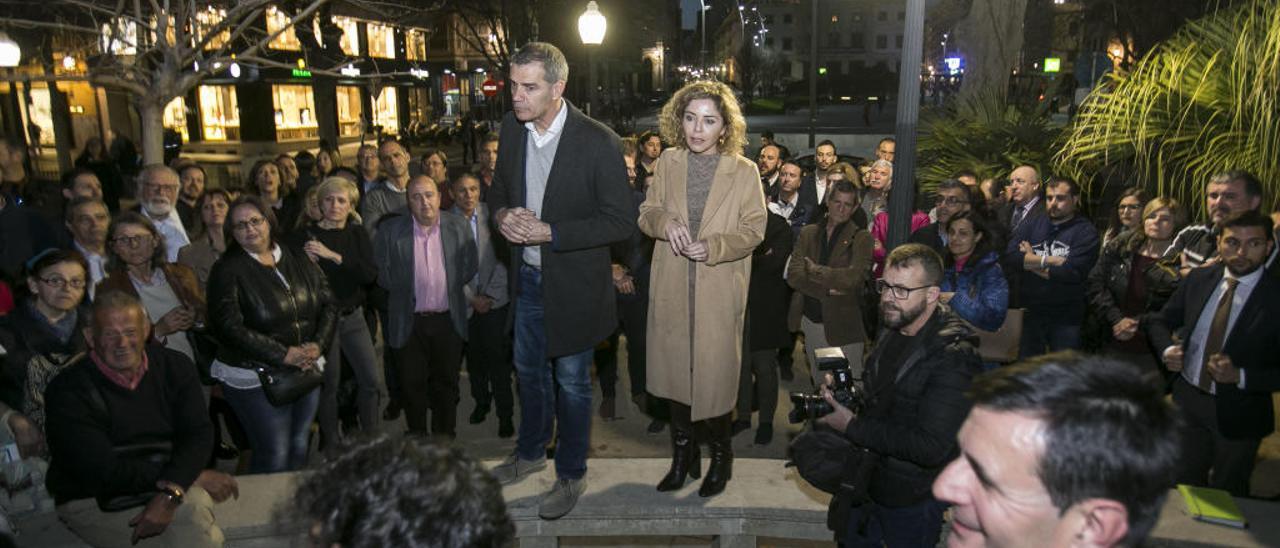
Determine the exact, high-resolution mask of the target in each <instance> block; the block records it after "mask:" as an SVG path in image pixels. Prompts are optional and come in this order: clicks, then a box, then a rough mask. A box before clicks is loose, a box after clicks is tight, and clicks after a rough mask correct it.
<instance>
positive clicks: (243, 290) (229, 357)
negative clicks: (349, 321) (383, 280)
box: [208, 245, 338, 367]
mask: <svg viewBox="0 0 1280 548" xmlns="http://www.w3.org/2000/svg"><path fill="white" fill-rule="evenodd" d="M277 270H279V272H280V274H282V275H284V278H285V279H286V280H289V285H288V287H285V284H284V283H283V282H282V281H281V280H280V276H279V275H277V274H276V271H277ZM208 297H209V323H210V325H211V326H212V328H213V332H214V334H215V335H216V336H217V337H218V342H219V345H218V360H219V361H221V362H223V363H225V364H227V365H232V366H236V367H250V364H249V363H246V362H248V361H260V362H263V363H267V364H272V365H284V356H285V354H286V353H287V352H288V350H289V347H290V346H298V345H301V344H303V343H308V342H314V343H318V344H319V345H320V351H321V353H322V354H323V353H324V351H325V349H327V348H328V346H329V341H330V339H332V338H333V330H334V325H335V322H336V320H337V315H338V309H337V304H336V301H335V299H334V298H333V293H332V292H331V291H330V290H329V283H328V282H327V281H326V280H325V277H324V272H322V271H321V270H320V267H318V266H316V265H315V263H313V262H311V260H309V259H307V257H306V256H305V255H303V254H301V253H297V252H294V251H292V250H290V249H289V248H288V246H283V245H282V246H280V260H279V261H277V262H276V268H274V269H272V268H268V267H266V266H263V265H262V263H259V262H258V261H257V260H256V259H254V258H253V257H251V256H249V254H248V253H247V252H245V251H244V249H242V248H240V247H239V246H234V248H233V249H228V250H227V252H226V253H224V254H223V255H222V258H220V259H218V262H217V263H214V265H213V270H211V271H210V272H209V289H208Z"/></svg>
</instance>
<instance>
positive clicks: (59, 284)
mask: <svg viewBox="0 0 1280 548" xmlns="http://www.w3.org/2000/svg"><path fill="white" fill-rule="evenodd" d="M40 281H42V282H44V283H45V285H47V286H49V287H56V288H58V289H62V288H64V287H67V286H71V288H72V289H84V286H85V281H84V278H72V279H70V280H68V279H66V278H59V277H57V276H49V277H48V278H40Z"/></svg>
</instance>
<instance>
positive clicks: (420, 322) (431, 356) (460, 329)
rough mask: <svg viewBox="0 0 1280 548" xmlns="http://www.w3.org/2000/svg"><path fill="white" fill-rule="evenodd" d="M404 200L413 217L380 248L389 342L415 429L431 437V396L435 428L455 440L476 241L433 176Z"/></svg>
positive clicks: (399, 223) (392, 223) (387, 233)
mask: <svg viewBox="0 0 1280 548" xmlns="http://www.w3.org/2000/svg"><path fill="white" fill-rule="evenodd" d="M405 197H406V198H407V202H408V206H409V215H401V216H397V217H391V218H388V219H387V220H386V222H385V223H384V224H383V225H382V229H381V230H379V231H378V235H377V237H376V239H375V241H374V247H373V252H374V257H375V258H376V260H377V262H378V285H381V286H382V287H383V288H385V289H386V290H387V293H388V297H389V298H388V311H387V325H386V340H387V346H388V347H389V348H390V349H391V351H392V353H393V355H394V356H395V360H396V361H397V363H398V365H399V369H400V384H401V390H402V391H403V394H402V397H403V398H404V409H405V421H406V422H407V423H408V425H409V434H417V435H428V434H429V432H428V430H427V402H428V401H430V405H431V411H432V413H431V431H432V432H434V434H435V435H436V436H437V437H439V438H443V439H453V438H454V436H455V434H454V425H455V424H456V418H457V407H458V368H459V366H460V364H461V361H462V345H463V343H464V342H465V341H466V337H467V312H468V310H469V306H470V305H469V304H468V302H467V292H466V289H465V288H466V285H467V283H468V282H470V281H471V280H472V278H474V277H475V275H476V241H475V238H474V237H473V236H472V234H471V229H470V228H468V227H467V221H466V220H464V219H463V218H462V217H459V216H458V215H456V214H454V213H451V212H448V211H440V194H439V191H438V189H437V188H436V183H435V182H434V181H432V180H431V178H430V177H426V176H423V175H419V176H418V177H414V178H413V179H411V180H410V181H409V185H408V186H407V187H406V189H405Z"/></svg>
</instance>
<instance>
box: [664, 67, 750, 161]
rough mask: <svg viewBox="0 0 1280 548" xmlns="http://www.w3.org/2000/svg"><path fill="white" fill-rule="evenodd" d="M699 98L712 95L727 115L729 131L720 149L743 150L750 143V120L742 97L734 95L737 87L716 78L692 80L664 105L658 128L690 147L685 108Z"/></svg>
mask: <svg viewBox="0 0 1280 548" xmlns="http://www.w3.org/2000/svg"><path fill="white" fill-rule="evenodd" d="M697 99H710V100H711V101H712V102H714V103H715V104H716V110H718V111H720V116H721V117H722V118H724V128H725V132H724V135H723V136H722V137H721V138H720V141H719V142H718V143H717V144H716V147H717V149H718V150H719V151H720V153H721V154H742V150H743V149H744V148H745V147H746V146H747V120H746V118H743V116H742V109H741V107H739V106H738V98H737V97H736V96H734V95H733V90H732V89H729V86H727V85H725V84H723V83H721V82H716V81H714V80H696V81H693V82H689V83H688V84H685V86H684V87H682V88H680V91H677V92H676V93H675V95H672V96H671V100H670V101H667V104H666V105H663V107H662V113H661V114H659V115H658V130H659V131H660V132H661V133H662V140H663V141H666V142H668V143H671V144H672V145H673V146H676V147H680V148H688V146H689V145H688V144H686V143H685V140H684V124H682V123H681V120H682V118H683V117H684V109H686V108H688V107H689V103H692V102H693V101H695V100H697Z"/></svg>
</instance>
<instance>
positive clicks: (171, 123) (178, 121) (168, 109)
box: [164, 97, 191, 143]
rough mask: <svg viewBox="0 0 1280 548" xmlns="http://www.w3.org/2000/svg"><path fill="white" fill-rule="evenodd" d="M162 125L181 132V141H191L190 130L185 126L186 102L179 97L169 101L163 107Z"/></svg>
mask: <svg viewBox="0 0 1280 548" xmlns="http://www.w3.org/2000/svg"><path fill="white" fill-rule="evenodd" d="M164 127H165V129H172V130H174V131H177V132H178V133H180V134H182V142H184V143H187V142H190V141H191V131H190V130H189V129H188V128H187V103H186V101H183V100H182V98H181V97H178V98H175V99H174V100H172V101H169V104H168V105H165V107H164Z"/></svg>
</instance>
